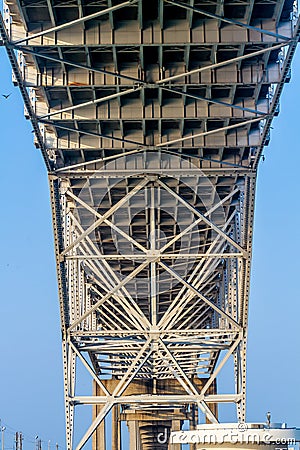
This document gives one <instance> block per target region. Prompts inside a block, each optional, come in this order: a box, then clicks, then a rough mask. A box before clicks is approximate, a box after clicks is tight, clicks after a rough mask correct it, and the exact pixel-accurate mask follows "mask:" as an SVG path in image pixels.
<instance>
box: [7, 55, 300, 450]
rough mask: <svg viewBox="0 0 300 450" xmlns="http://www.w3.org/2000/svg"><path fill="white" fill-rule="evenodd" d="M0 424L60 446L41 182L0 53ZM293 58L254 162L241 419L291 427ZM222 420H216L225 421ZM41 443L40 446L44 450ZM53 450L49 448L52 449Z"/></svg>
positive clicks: (56, 331)
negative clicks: (259, 159)
mask: <svg viewBox="0 0 300 450" xmlns="http://www.w3.org/2000/svg"><path fill="white" fill-rule="evenodd" d="M0 68H1V70H0V94H3V93H4V94H7V93H10V92H12V95H11V96H10V98H9V99H8V100H5V99H4V98H3V97H2V96H0V128H1V142H0V151H1V177H0V184H1V222H0V226H1V235H0V236H1V253H0V254H1V256H0V277H1V284H0V287H1V294H0V295H1V303H0V318H1V327H0V345H1V351H0V355H1V363H0V365H1V370H0V418H1V419H2V421H3V422H4V424H8V425H10V426H11V427H12V428H11V429H8V430H7V434H6V447H7V448H12V445H13V435H12V432H13V430H15V431H23V433H24V435H25V438H26V439H25V441H24V450H28V449H29V450H30V449H32V450H33V449H34V443H33V441H34V437H35V436H36V435H38V436H40V437H41V438H42V439H43V441H44V442H48V440H51V443H52V444H54V443H55V442H58V443H60V444H61V445H62V446H64V407H63V389H62V362H61V347H60V326H59V309H58V299H57V287H56V273H55V264H54V251H53V238H52V225H51V217H50V206H49V194H48V184H47V177H46V170H45V167H44V164H43V161H42V157H41V155H40V153H39V151H38V150H36V149H35V147H34V145H33V134H32V133H31V130H32V128H31V125H30V123H29V122H28V121H26V120H25V119H24V116H23V104H22V101H21V97H20V94H19V91H18V89H17V88H14V87H13V86H12V83H11V70H10V66H9V64H8V60H7V57H6V54H5V52H4V49H3V48H0ZM299 100H300V54H298V58H297V59H295V61H294V65H293V76H292V81H291V83H290V84H288V85H286V86H285V89H284V93H283V96H282V99H281V114H280V116H279V118H276V119H275V120H274V122H273V126H274V129H273V130H272V139H271V144H270V146H269V147H267V148H266V149H265V156H266V161H265V162H264V163H261V167H260V170H259V181H258V190H257V200H256V203H257V204H256V212H255V233H254V256H253V266H252V284H251V286H252V287H251V298H250V323H249V346H248V413H247V416H248V417H247V419H248V421H264V420H265V413H266V412H267V411H271V412H272V419H273V420H274V421H287V422H288V424H289V425H294V426H295V425H298V426H300V417H299V405H300V387H299V371H300V356H299V353H300V352H299V344H300V342H299V341H300V337H299V319H300V288H299V280H300V270H299V269H300V264H299V256H298V255H299V254H300V238H299V230H300V201H299V196H300V188H299V181H300V175H299V167H300V144H299V129H300V115H299ZM230 419H231V417H223V420H224V421H226V420H230ZM46 445H47V444H45V445H44V448H46ZM52 448H54V447H52Z"/></svg>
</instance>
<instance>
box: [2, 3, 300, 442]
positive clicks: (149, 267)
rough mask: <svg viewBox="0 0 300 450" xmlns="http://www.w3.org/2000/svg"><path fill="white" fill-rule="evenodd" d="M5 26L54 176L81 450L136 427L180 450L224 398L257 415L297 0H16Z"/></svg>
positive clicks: (68, 373)
mask: <svg viewBox="0 0 300 450" xmlns="http://www.w3.org/2000/svg"><path fill="white" fill-rule="evenodd" d="M0 28H1V38H2V45H5V46H6V49H7V53H8V57H9V59H10V62H11V64H12V68H13V81H14V83H15V84H16V85H18V86H19V88H20V90H21V94H22V96H23V99H24V103H25V115H26V117H27V118H28V119H30V120H31V122H32V126H33V129H34V135H35V145H36V146H37V147H38V148H40V150H41V152H42V155H43V158H44V160H45V164H46V167H47V170H48V172H49V181H50V191H51V204H52V210H53V225H54V236H55V251H56V260H57V272H58V284H59V295H60V311H61V325H62V343H63V364H64V388H65V409H66V439H67V449H68V450H72V449H73V448H74V447H75V446H76V447H77V450H80V449H81V448H82V447H83V446H84V445H85V444H86V442H88V441H89V440H90V438H91V439H92V442H93V448H94V449H95V450H104V449H108V448H112V450H120V449H121V445H122V448H123V449H124V448H126V443H124V442H123V443H122V442H121V441H122V433H123V431H122V430H124V424H127V425H128V429H129V435H130V448H131V450H148V449H167V448H168V443H167V441H166V439H164V436H165V434H166V435H167V434H168V433H169V431H170V430H171V429H172V430H179V429H180V428H181V427H182V425H183V423H185V424H186V425H187V426H188V427H190V429H193V427H195V426H196V425H197V423H199V421H200V420H202V422H203V420H204V421H207V422H211V423H217V422H218V420H219V418H220V414H218V404H219V403H233V404H235V405H236V414H237V416H236V420H237V421H240V422H244V421H245V390H246V340H247V317H248V298H249V276H250V264H251V248H252V226H253V213H254V200H255V182H256V174H257V168H258V164H259V161H260V159H261V156H262V151H263V147H264V146H265V145H267V144H268V142H269V138H270V136H269V134H270V125H271V122H272V119H273V117H274V115H276V114H278V112H279V97H280V94H281V91H282V88H283V85H284V83H285V82H288V81H289V79H290V65H291V60H292V56H293V54H294V51H295V48H296V44H297V41H298V35H299V23H298V11H297V5H296V2H293V1H292V0H224V1H220V0H216V1H211V0H178V1H177V0H128V1H123V0H63V1H62V0H9V1H8V2H7V3H6V4H5V5H4V13H3V20H1V24H0ZM230 362H231V363H230ZM78 364H81V365H82V366H83V367H84V368H85V370H86V373H87V374H88V375H89V377H90V379H91V383H90V386H92V383H93V389H91V390H90V391H88V392H85V393H82V392H80V393H78V392H77V384H76V380H77V371H76V369H77V366H78ZM225 364H231V366H230V367H232V369H233V370H232V379H233V385H234V389H233V390H232V392H219V391H218V389H217V378H218V377H219V374H220V373H221V371H222V369H223V366H224V365H225ZM78 405H92V408H93V413H92V417H91V425H90V426H89V427H88V429H87V430H86V432H85V433H84V434H83V436H82V437H81V438H79V439H78V442H75V444H74V442H73V440H74V439H73V435H74V417H75V410H77V406H78ZM75 424H76V422H75ZM109 428H111V431H110V432H108V431H107V430H108V429H109ZM105 430H106V431H105ZM123 434H124V433H123ZM123 441H124V439H123ZM174 448H176V449H177V450H178V449H179V448H180V444H174Z"/></svg>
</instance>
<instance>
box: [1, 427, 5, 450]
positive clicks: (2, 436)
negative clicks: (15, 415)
mask: <svg viewBox="0 0 300 450" xmlns="http://www.w3.org/2000/svg"><path fill="white" fill-rule="evenodd" d="M5 430H6V427H1V441H2V450H4V431H5Z"/></svg>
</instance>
